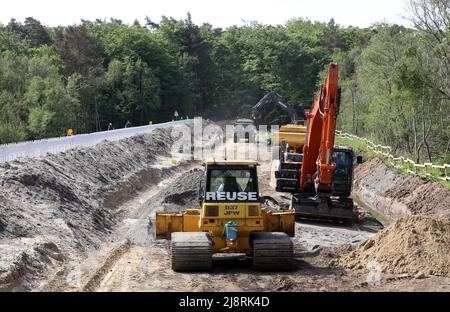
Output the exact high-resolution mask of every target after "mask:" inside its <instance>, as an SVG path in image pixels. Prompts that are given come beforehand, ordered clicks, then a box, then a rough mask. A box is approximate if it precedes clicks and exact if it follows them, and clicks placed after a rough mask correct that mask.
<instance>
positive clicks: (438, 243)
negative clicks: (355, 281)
mask: <svg viewBox="0 0 450 312" xmlns="http://www.w3.org/2000/svg"><path fill="white" fill-rule="evenodd" d="M370 261H377V262H378V263H379V264H380V266H381V269H382V271H383V272H384V273H395V274H397V273H398V274H402V273H406V274H409V275H416V276H417V277H424V276H427V275H436V276H445V277H450V221H449V219H447V218H445V217H440V216H437V215H415V216H411V217H409V218H406V219H399V220H397V221H396V222H395V223H393V224H392V225H391V226H389V227H388V228H386V229H384V230H383V231H381V232H379V233H378V234H377V235H375V236H374V237H373V238H372V239H369V240H367V241H365V242H364V243H363V244H361V245H360V246H359V247H358V248H357V249H356V250H355V251H353V252H351V253H349V254H348V255H346V256H344V257H343V258H341V259H339V260H337V261H335V262H333V264H334V265H337V266H340V267H345V268H350V269H363V268H366V267H367V264H368V263H369V262H370Z"/></svg>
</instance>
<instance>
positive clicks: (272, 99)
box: [253, 91, 298, 124]
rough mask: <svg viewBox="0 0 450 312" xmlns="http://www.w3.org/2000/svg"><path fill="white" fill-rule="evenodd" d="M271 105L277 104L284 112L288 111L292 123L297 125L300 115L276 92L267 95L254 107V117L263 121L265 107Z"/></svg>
mask: <svg viewBox="0 0 450 312" xmlns="http://www.w3.org/2000/svg"><path fill="white" fill-rule="evenodd" d="M269 103H275V104H276V105H277V106H278V107H280V108H281V109H282V110H284V111H286V112H287V113H288V114H289V116H290V117H291V119H292V123H294V124H295V123H296V122H297V120H298V113H297V111H296V110H295V108H293V107H292V106H290V105H289V104H288V102H287V101H286V100H285V99H283V98H282V97H281V96H280V95H279V94H278V93H276V92H275V91H272V92H269V93H267V94H266V95H265V96H264V97H263V98H262V99H261V100H260V101H259V102H258V104H256V105H255V106H254V107H253V116H254V118H256V119H261V114H262V111H263V109H264V107H265V106H266V105H267V104H269Z"/></svg>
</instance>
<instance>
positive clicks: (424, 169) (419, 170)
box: [336, 130, 450, 181]
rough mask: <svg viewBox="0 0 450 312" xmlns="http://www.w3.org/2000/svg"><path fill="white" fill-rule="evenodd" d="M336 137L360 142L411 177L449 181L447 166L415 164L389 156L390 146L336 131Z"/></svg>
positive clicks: (411, 161)
mask: <svg viewBox="0 0 450 312" xmlns="http://www.w3.org/2000/svg"><path fill="white" fill-rule="evenodd" d="M336 135H337V136H339V137H341V138H344V139H350V140H359V141H361V142H364V143H365V145H366V146H367V148H368V149H370V150H371V151H373V152H374V153H376V154H378V155H380V156H382V157H384V158H388V159H389V162H390V164H391V165H392V166H393V167H395V168H403V169H406V171H407V172H408V173H410V174H413V175H418V176H424V177H430V176H436V177H437V178H438V179H440V180H442V181H450V175H449V173H450V165H449V164H443V165H433V164H432V163H424V164H417V163H416V162H415V161H413V160H411V159H409V158H407V157H403V156H400V157H395V156H394V155H392V154H391V151H392V148H391V147H390V146H383V145H379V144H375V143H373V142H372V141H370V140H368V139H366V138H360V137H358V136H356V135H354V134H349V133H344V132H342V131H339V130H336Z"/></svg>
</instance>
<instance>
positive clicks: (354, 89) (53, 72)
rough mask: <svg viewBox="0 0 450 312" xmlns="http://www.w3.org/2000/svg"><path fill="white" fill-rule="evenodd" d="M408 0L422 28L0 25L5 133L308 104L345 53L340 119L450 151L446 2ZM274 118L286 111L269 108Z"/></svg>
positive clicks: (409, 146) (82, 129)
mask: <svg viewBox="0 0 450 312" xmlns="http://www.w3.org/2000/svg"><path fill="white" fill-rule="evenodd" d="M447 2H448V1H445V0H438V1H437V0H411V1H410V16H411V20H412V21H413V23H414V27H412V28H406V27H404V26H398V25H388V24H378V25H374V26H372V27H370V28H365V29H362V28H358V27H342V26H340V25H338V24H336V23H335V22H334V21H333V20H331V21H330V22H329V23H320V22H311V21H309V20H304V19H298V18H295V19H292V20H289V21H288V22H286V23H285V24H284V25H278V26H270V25H263V24H260V23H257V22H252V23H247V24H246V25H243V26H231V27H229V28H227V29H221V28H214V27H213V26H211V25H209V24H203V25H196V24H194V23H193V22H192V19H191V16H190V14H189V13H188V14H187V17H186V18H185V19H182V20H178V19H174V18H171V17H164V16H163V17H162V19H161V21H160V22H159V23H155V22H153V21H151V20H150V19H149V18H147V19H146V22H145V24H141V23H139V22H138V21H136V22H134V23H133V24H132V25H128V24H125V23H123V22H122V21H120V20H117V19H111V20H109V21H105V20H95V21H87V20H86V21H85V20H83V21H81V23H80V24H77V25H71V26H59V27H48V26H45V25H43V24H42V23H41V22H40V21H38V20H36V19H34V18H31V17H30V18H27V19H25V21H23V22H20V21H16V20H15V19H11V21H10V22H9V23H8V24H6V25H0V110H1V115H0V143H7V142H17V141H21V140H28V139H38V138H44V137H52V136H61V135H64V134H65V132H66V130H67V129H68V128H72V129H74V130H75V133H86V132H93V131H101V130H106V129H107V127H108V124H109V123H110V122H111V123H112V124H113V125H114V127H115V128H121V127H123V126H124V124H125V123H126V121H127V120H129V121H131V122H132V124H133V125H145V124H148V123H149V121H152V122H154V123H155V122H163V121H168V120H172V119H173V114H174V111H175V110H176V111H178V113H179V115H180V116H182V117H183V118H185V117H192V116H195V115H201V116H204V117H205V118H211V119H227V118H236V117H249V116H250V115H251V108H252V107H253V106H254V105H255V104H256V102H257V101H258V100H259V99H260V98H261V97H262V96H263V95H264V94H266V93H267V92H269V91H272V90H275V91H277V92H278V93H279V94H281V95H283V96H284V97H285V98H286V99H287V100H288V101H289V102H290V103H291V104H292V105H293V106H295V107H296V108H297V109H298V110H299V112H300V113H301V112H302V111H303V109H304V108H307V107H309V106H310V105H311V103H312V100H313V97H314V95H315V93H316V92H317V90H318V88H319V83H320V81H321V80H322V78H323V76H324V73H325V68H326V65H327V64H329V63H330V62H332V61H336V62H338V63H339V64H340V68H341V85H342V86H343V97H342V107H341V114H340V116H339V118H338V124H339V127H340V128H341V129H342V130H345V131H349V132H353V133H355V134H359V135H365V136H369V137H371V138H372V139H374V140H378V141H379V142H380V143H384V144H388V145H391V146H393V147H394V148H395V149H397V150H399V151H402V152H404V153H409V154H410V155H414V157H415V158H417V159H419V160H421V159H422V160H423V159H426V160H428V159H429V160H433V161H435V160H436V159H445V158H447V159H448V158H449V148H450V146H449V145H450V129H449V126H448V124H449V119H450V107H449V99H450V98H449V96H450V84H449V79H450V77H449V74H450V73H449V70H450V61H449V58H448V54H449V53H450V49H449V47H448V45H449V43H448V42H449V41H448V39H449V38H448V36H449V35H448V29H449V28H448V22H449V20H448V19H449V16H450V15H449V8H448V4H447ZM265 113H266V114H265V117H266V121H267V122H268V123H269V122H270V123H278V124H281V123H285V122H288V121H289V118H288V116H286V115H285V114H283V112H280V111H279V110H278V109H276V108H267V111H266V112H265Z"/></svg>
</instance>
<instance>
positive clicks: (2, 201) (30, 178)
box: [0, 129, 173, 290]
mask: <svg viewBox="0 0 450 312" xmlns="http://www.w3.org/2000/svg"><path fill="white" fill-rule="evenodd" d="M172 141H173V140H172V138H171V129H156V130H154V131H153V132H152V133H150V134H145V135H139V136H135V137H132V138H128V139H124V140H120V141H116V142H107V141H105V142H103V143H100V144H98V145H96V146H95V147H92V148H78V149H74V150H70V151H67V152H63V153H59V154H52V155H47V156H46V157H43V158H34V159H23V160H15V161H13V162H10V163H5V164H1V165H0V190H1V192H0V246H10V248H3V247H2V248H1V250H2V252H1V254H0V290H1V289H10V288H11V286H14V287H18V288H19V289H21V288H24V289H28V288H29V287H28V285H29V280H32V279H33V274H39V273H40V272H42V271H43V270H45V269H49V268H51V267H52V266H53V265H55V264H57V263H56V262H61V261H63V259H64V258H65V257H64V256H63V255H66V256H67V257H72V256H75V255H76V254H78V253H80V252H84V251H86V250H88V249H89V248H97V247H98V246H99V245H100V244H101V243H102V242H103V241H104V240H105V239H106V237H107V235H108V234H109V233H111V232H112V231H113V230H114V228H115V226H116V224H117V221H118V219H119V218H118V214H119V213H120V212H118V211H116V210H115V208H116V207H117V203H118V202H120V201H122V200H124V199H127V198H129V197H130V196H132V195H133V194H134V193H135V192H136V191H137V190H139V189H141V188H142V187H143V186H144V185H145V184H146V183H149V182H151V181H152V177H153V175H154V169H153V168H152V164H154V163H156V162H158V161H159V159H160V158H161V157H165V156H169V152H170V148H171V145H172ZM38 238H39V239H38ZM48 255H54V256H48ZM30 259H32V260H30ZM48 259H50V260H48ZM47 260H48V261H47ZM30 261H31V262H33V265H32V266H30V265H29V262H30ZM24 268H29V269H24Z"/></svg>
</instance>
